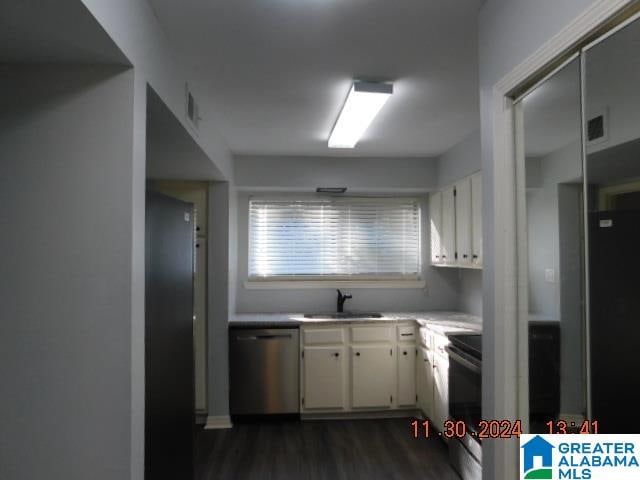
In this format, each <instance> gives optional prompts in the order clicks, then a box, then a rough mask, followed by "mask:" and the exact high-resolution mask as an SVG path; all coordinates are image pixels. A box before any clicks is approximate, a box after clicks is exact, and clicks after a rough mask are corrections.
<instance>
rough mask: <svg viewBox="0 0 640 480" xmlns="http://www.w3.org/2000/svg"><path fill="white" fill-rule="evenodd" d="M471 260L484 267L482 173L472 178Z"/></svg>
mask: <svg viewBox="0 0 640 480" xmlns="http://www.w3.org/2000/svg"><path fill="white" fill-rule="evenodd" d="M471 232H472V237H471V259H472V261H473V264H474V265H482V172H479V173H476V174H475V175H473V176H472V177H471Z"/></svg>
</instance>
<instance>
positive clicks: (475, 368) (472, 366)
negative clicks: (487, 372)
mask: <svg viewBox="0 0 640 480" xmlns="http://www.w3.org/2000/svg"><path fill="white" fill-rule="evenodd" d="M444 349H445V350H446V351H447V353H448V354H449V357H450V358H451V359H452V360H453V361H454V362H458V363H459V364H460V365H462V366H463V367H466V368H468V369H469V370H471V371H472V372H474V373H482V366H481V364H477V363H475V362H473V361H471V360H469V359H468V358H465V357H463V356H462V355H461V354H460V353H458V351H457V350H456V349H454V348H452V347H450V346H448V345H447V346H446V347H444Z"/></svg>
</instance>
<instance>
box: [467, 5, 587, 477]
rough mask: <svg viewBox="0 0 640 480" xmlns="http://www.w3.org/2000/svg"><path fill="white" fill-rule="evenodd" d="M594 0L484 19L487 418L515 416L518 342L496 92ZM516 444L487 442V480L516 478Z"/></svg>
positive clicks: (494, 11)
mask: <svg viewBox="0 0 640 480" xmlns="http://www.w3.org/2000/svg"><path fill="white" fill-rule="evenodd" d="M592 3H595V2H594V0H565V1H562V2H558V1H555V0H537V1H535V2H532V1H528V0H487V2H486V3H485V4H484V6H483V7H482V9H481V11H480V17H479V65H480V124H481V143H482V171H483V178H484V188H483V192H484V199H483V209H484V215H483V223H484V227H483V232H484V252H483V255H484V265H485V267H484V273H483V291H484V295H483V322H484V323H483V342H484V346H483V349H484V356H483V372H484V380H483V382H484V383H483V418H509V417H513V416H514V412H515V406H516V402H517V399H516V398H515V397H514V395H513V394H511V393H507V392H511V391H512V390H513V389H512V388H510V387H509V385H512V384H513V377H511V375H510V374H509V373H507V372H511V371H512V370H513V366H512V365H506V364H505V355H506V352H507V346H508V345H511V344H513V340H512V339H513V338H515V336H514V333H513V332H514V325H506V324H504V323H502V322H503V320H502V319H496V318H495V312H496V304H495V290H496V284H495V272H494V269H493V265H494V262H495V260H496V257H497V256H498V255H500V252H496V251H494V248H493V246H494V245H495V242H494V239H495V236H494V211H495V204H494V196H493V192H494V186H493V175H494V164H493V145H494V144H493V120H494V119H493V105H494V99H493V92H494V91H493V88H494V85H495V84H496V83H497V82H498V81H499V80H500V79H501V78H503V77H504V76H505V75H506V74H507V73H509V72H510V71H511V70H513V69H514V68H515V67H516V66H518V65H519V64H521V63H522V62H523V61H524V60H525V59H526V58H527V57H529V56H530V55H532V54H533V53H534V52H535V51H536V50H538V49H539V48H540V47H541V46H542V45H543V44H544V43H545V42H547V41H548V40H549V39H550V38H551V37H552V36H553V35H555V34H556V33H557V32H559V31H560V30H561V29H562V28H563V27H564V26H565V25H567V24H568V23H570V22H571V20H573V19H574V18H575V17H577V16H578V15H579V14H580V13H582V12H583V11H584V10H586V9H587V8H588V7H589V6H590V5H591V4H592ZM515 455H517V444H516V442H504V441H503V440H497V441H488V442H485V443H483V464H484V469H483V470H484V471H483V478H485V479H486V480H511V478H513V477H514V475H515V472H514V471H513V470H512V465H513V463H512V458H513V457H515Z"/></svg>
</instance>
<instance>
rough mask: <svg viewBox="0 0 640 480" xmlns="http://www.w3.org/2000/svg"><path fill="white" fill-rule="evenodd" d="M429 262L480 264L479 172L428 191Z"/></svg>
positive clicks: (474, 266) (452, 264)
mask: <svg viewBox="0 0 640 480" xmlns="http://www.w3.org/2000/svg"><path fill="white" fill-rule="evenodd" d="M429 210H430V214H431V264H432V265H435V266H447V267H460V268H481V267H482V173H481V172H478V173H476V174H474V175H471V176H469V177H466V178H463V179H462V180H459V181H458V182H456V183H455V184H454V185H451V186H449V187H447V188H445V189H443V190H442V191H441V192H436V193H433V194H431V197H430V209H429Z"/></svg>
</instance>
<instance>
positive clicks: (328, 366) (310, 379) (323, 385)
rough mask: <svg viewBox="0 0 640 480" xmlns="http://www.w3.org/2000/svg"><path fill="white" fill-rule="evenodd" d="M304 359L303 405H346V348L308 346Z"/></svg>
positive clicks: (313, 406) (332, 406)
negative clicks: (344, 393)
mask: <svg viewBox="0 0 640 480" xmlns="http://www.w3.org/2000/svg"><path fill="white" fill-rule="evenodd" d="M302 362H303V377H304V388H303V392H302V398H303V408H304V409H337V408H344V395H343V392H344V390H343V388H344V380H345V371H344V366H345V358H344V348H343V347H305V349H304V358H303V360H302Z"/></svg>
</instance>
